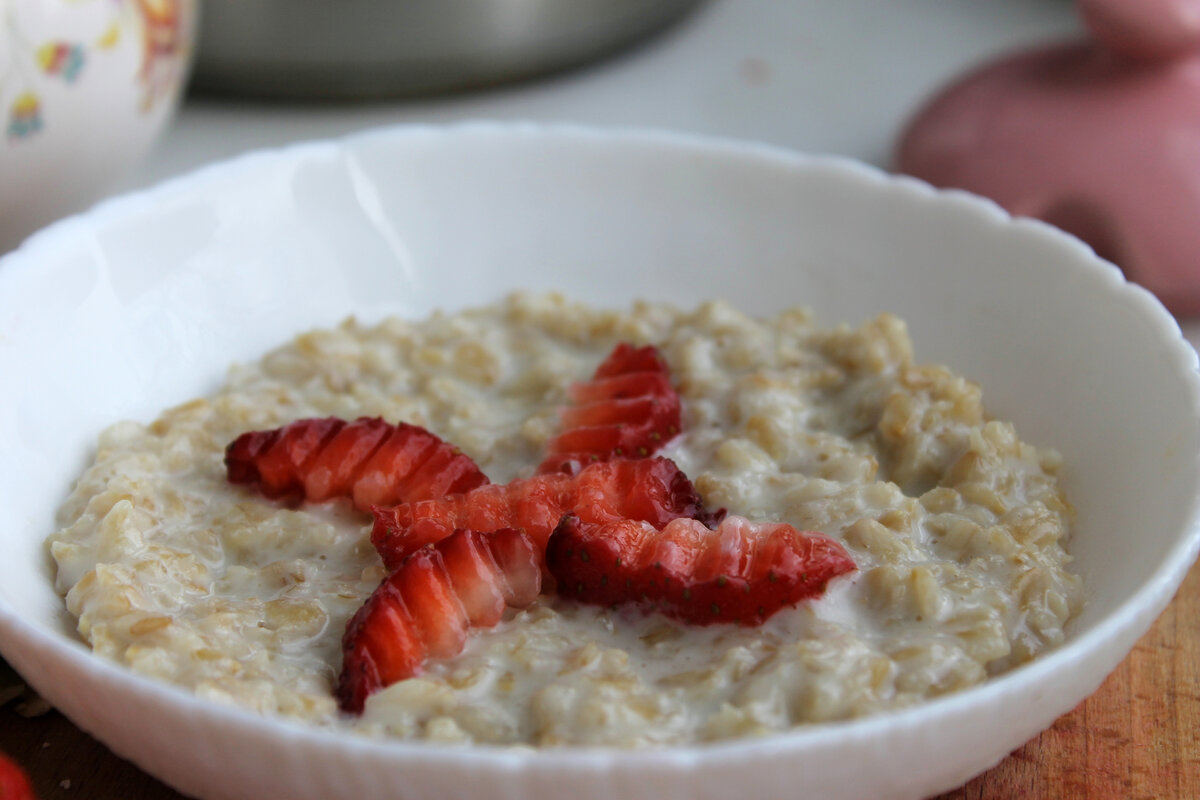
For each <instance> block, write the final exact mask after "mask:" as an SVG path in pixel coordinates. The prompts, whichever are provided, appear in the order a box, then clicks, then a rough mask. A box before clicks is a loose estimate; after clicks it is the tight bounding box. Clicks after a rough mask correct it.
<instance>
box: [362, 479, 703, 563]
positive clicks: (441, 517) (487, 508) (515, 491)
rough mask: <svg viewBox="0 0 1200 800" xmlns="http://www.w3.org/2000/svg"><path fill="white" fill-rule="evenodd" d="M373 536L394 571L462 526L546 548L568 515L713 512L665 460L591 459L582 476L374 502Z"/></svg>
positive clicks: (659, 520) (651, 517)
mask: <svg viewBox="0 0 1200 800" xmlns="http://www.w3.org/2000/svg"><path fill="white" fill-rule="evenodd" d="M371 510H372V513H374V515H375V526H374V528H373V529H372V531H371V541H372V542H374V544H375V549H376V550H378V551H379V555H380V556H382V558H383V563H384V564H385V565H386V566H387V567H388V568H389V569H394V568H395V567H396V566H398V565H399V564H400V562H402V561H403V560H404V558H405V557H406V556H407V555H408V554H409V553H412V552H413V551H414V550H416V549H417V548H419V547H422V546H424V545H426V544H429V543H431V542H436V541H439V540H440V539H443V538H445V537H446V536H449V535H450V533H451V532H453V531H454V530H455V529H456V528H472V529H473V530H481V531H487V530H497V529H499V528H519V529H521V530H523V531H525V532H526V533H528V534H529V536H530V537H531V538H532V539H533V541H534V542H535V544H537V546H538V551H539V552H541V550H542V549H544V548H545V545H546V540H547V539H548V538H549V537H550V533H551V531H553V530H554V527H555V526H556V525H557V524H558V523H559V520H561V519H562V517H563V515H564V514H566V513H568V512H573V513H575V514H577V515H579V516H580V517H582V518H584V519H587V520H589V521H608V520H613V519H624V518H630V519H637V520H646V521H649V522H651V523H652V524H654V525H655V526H658V527H661V526H663V525H665V524H666V523H667V522H669V521H670V520H673V519H675V518H677V517H692V518H696V519H699V520H701V521H702V522H704V523H706V524H707V523H711V522H713V521H714V517H713V516H712V515H710V514H709V513H708V512H707V511H706V510H705V508H704V504H703V502H702V501H701V499H700V495H699V494H697V492H696V489H695V487H694V486H692V482H691V481H689V480H688V478H687V476H686V475H684V474H683V472H682V471H680V469H679V467H678V466H676V465H675V462H673V461H671V460H670V459H667V458H661V457H656V458H647V459H638V460H636V461H610V462H602V463H598V464H593V465H591V466H589V467H587V468H586V469H584V470H583V471H582V472H580V473H579V474H578V475H573V476H572V475H565V474H562V473H551V474H547V475H535V476H534V477H532V478H528V479H526V480H515V481H513V482H511V483H509V484H506V485H504V486H497V485H494V484H492V485H488V486H481V487H479V488H477V489H473V490H471V491H469V492H467V493H466V494H454V495H447V496H446V497H442V498H440V499H437V500H422V501H420V502H417V503H403V504H400V505H397V506H393V507H391V508H379V507H376V508H373V509H371Z"/></svg>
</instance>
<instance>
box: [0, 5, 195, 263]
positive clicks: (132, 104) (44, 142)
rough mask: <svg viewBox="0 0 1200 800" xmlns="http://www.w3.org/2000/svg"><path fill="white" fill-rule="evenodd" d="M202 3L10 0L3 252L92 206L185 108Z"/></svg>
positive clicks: (1, 25)
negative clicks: (183, 95) (181, 103)
mask: <svg viewBox="0 0 1200 800" xmlns="http://www.w3.org/2000/svg"><path fill="white" fill-rule="evenodd" d="M196 2H197V0H0V253H4V252H6V251H7V250H9V249H11V248H12V247H15V246H16V245H17V244H18V243H19V241H20V240H21V239H22V238H23V237H25V236H26V235H28V234H29V233H31V232H32V231H34V230H35V229H37V228H38V227H41V226H42V225H45V224H47V223H49V222H51V221H53V220H54V219H57V218H58V217H61V216H63V215H65V214H67V213H70V212H72V211H75V210H78V209H80V208H82V207H83V206H84V205H86V204H87V203H89V202H91V201H93V200H95V199H96V198H97V197H99V196H100V195H101V194H102V193H103V192H104V191H105V189H106V188H108V187H109V186H110V185H111V184H112V182H113V181H114V180H115V179H116V178H117V177H118V176H119V175H120V174H121V172H122V171H123V170H124V169H126V168H127V167H128V166H130V165H131V164H132V163H133V162H134V161H135V160H136V159H137V158H139V157H140V156H141V155H142V154H144V153H145V152H146V150H147V149H148V147H149V146H150V144H151V143H152V142H153V141H154V138H155V136H156V135H157V134H158V132H159V131H160V130H161V129H162V127H163V126H164V124H165V123H166V122H167V120H168V119H169V118H170V116H171V114H172V112H173V110H174V108H175V105H176V103H177V101H178V98H179V95H180V92H181V89H182V87H183V83H184V80H185V78H186V75H187V67H188V64H189V63H190V59H191V53H192V40H193V34H194V30H195V15H196Z"/></svg>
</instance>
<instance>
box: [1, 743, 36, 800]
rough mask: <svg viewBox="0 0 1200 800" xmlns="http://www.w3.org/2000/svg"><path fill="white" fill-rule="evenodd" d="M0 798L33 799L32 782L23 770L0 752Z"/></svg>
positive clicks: (7, 799)
mask: <svg viewBox="0 0 1200 800" xmlns="http://www.w3.org/2000/svg"><path fill="white" fill-rule="evenodd" d="M0 800H35V795H34V794H33V784H32V783H30V782H29V776H28V775H26V774H25V770H23V769H21V767H19V766H18V765H17V762H15V761H13V760H12V759H11V758H9V757H8V756H6V755H4V754H3V753H0Z"/></svg>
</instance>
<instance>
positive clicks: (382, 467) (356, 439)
mask: <svg viewBox="0 0 1200 800" xmlns="http://www.w3.org/2000/svg"><path fill="white" fill-rule="evenodd" d="M225 467H226V471H227V474H228V477H229V480H230V482H231V483H237V484H245V485H249V486H255V487H257V488H258V490H259V491H260V492H262V494H264V495H265V496H267V497H271V498H284V499H287V500H290V501H292V502H299V501H301V500H308V501H310V502H314V503H320V502H324V501H326V500H331V499H333V498H335V497H346V498H351V499H353V501H354V504H355V505H356V506H358V507H359V508H360V509H362V510H363V511H366V510H367V509H369V508H370V507H371V506H372V505H391V504H395V503H403V502H412V501H414V500H421V499H424V498H426V497H441V496H442V495H443V494H446V493H448V492H466V491H470V490H471V489H474V488H476V487H477V486H481V485H483V484H486V483H487V482H488V479H487V476H486V475H484V474H483V473H482V472H481V471H480V470H479V467H477V466H476V465H475V462H474V461H472V460H471V459H470V458H469V457H468V456H466V455H464V454H463V453H462V452H461V451H460V450H459V449H458V448H456V447H454V446H452V445H450V444H447V443H446V442H444V441H442V440H441V439H439V438H438V437H437V436H435V435H434V434H432V433H430V432H429V431H427V430H425V429H424V428H420V427H418V426H416V425H409V424H408V423H404V422H401V423H400V424H398V425H390V424H388V423H387V422H384V421H383V420H382V419H378V418H374V419H373V418H369V417H361V418H359V419H357V420H355V421H354V422H350V423H347V422H345V421H344V420H340V419H337V418H335V417H328V418H325V419H302V420H298V421H296V422H293V423H291V424H290V425H285V426H283V427H282V428H277V429H275V430H270V431H252V432H250V433H244V434H242V435H241V436H239V437H238V438H237V439H235V440H234V441H233V443H232V444H230V445H229V447H228V448H226V450H225Z"/></svg>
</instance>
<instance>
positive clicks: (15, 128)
mask: <svg viewBox="0 0 1200 800" xmlns="http://www.w3.org/2000/svg"><path fill="white" fill-rule="evenodd" d="M192 2H193V0H42V2H41V3H36V4H32V5H33V10H29V9H28V8H25V9H23V8H22V6H23V5H24V6H30V5H31V4H28V3H26V4H22V3H21V2H19V1H18V0H0V34H5V35H0V39H5V40H6V41H4V42H0V103H2V105H0V110H2V111H3V113H4V114H5V115H6V125H5V131H6V134H7V136H8V137H9V138H10V139H22V138H25V137H29V136H32V135H34V134H37V133H39V132H41V131H42V130H43V129H44V128H45V127H46V125H48V124H53V123H52V121H48V120H47V119H46V115H45V114H44V113H43V105H44V104H43V102H42V96H43V94H44V93H45V87H46V85H47V84H48V83H51V82H54V81H59V82H61V83H62V84H64V85H67V86H71V85H74V84H77V83H78V82H79V81H80V79H81V77H82V76H83V75H84V73H85V72H86V70H87V69H88V66H89V64H90V63H91V62H92V61H93V60H98V59H104V58H109V59H110V60H112V59H113V58H114V57H115V56H116V54H118V53H119V52H120V51H122V50H128V49H131V48H135V49H136V50H137V52H138V67H137V70H136V72H135V73H134V74H133V75H131V80H133V81H135V82H136V84H137V85H138V88H139V92H138V98H139V100H138V110H139V111H140V112H142V113H148V112H150V111H151V110H152V109H153V108H154V106H155V105H156V104H157V103H159V102H162V101H164V100H169V99H174V94H175V92H176V90H177V88H178V86H179V84H180V78H181V74H182V73H183V72H184V71H185V70H186V65H187V63H188V57H189V56H190V52H189V50H190V44H189V43H190V31H189V30H188V28H189V26H190V19H191V17H192V14H191V8H190V6H191V5H192ZM38 6H41V8H38ZM47 6H58V7H59V8H57V9H55V10H53V11H49V10H48V9H47V8H46V7H47ZM48 11H49V13H47V12H48ZM52 16H60V17H61V18H62V22H63V23H64V24H63V25H61V26H60V25H58V24H55V25H53V26H47V25H45V24H44V23H45V22H46V21H47V19H48V18H49V17H52ZM60 31H62V32H63V33H60ZM60 37H61V38H60ZM68 37H69V38H68ZM5 50H6V51H7V52H4V51H5Z"/></svg>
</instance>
